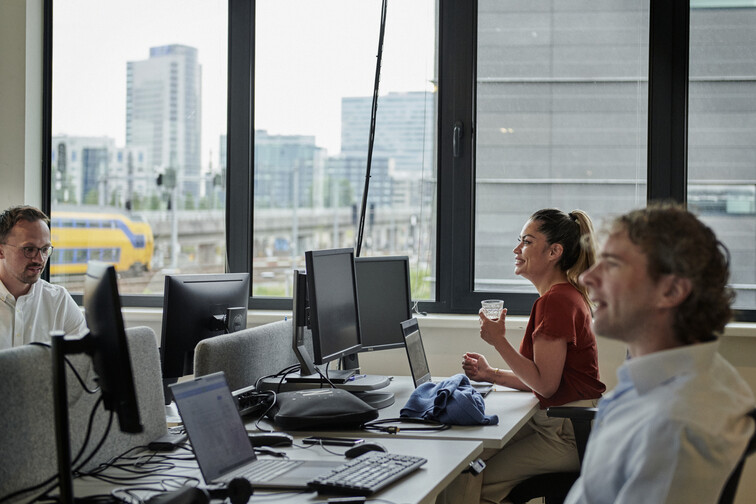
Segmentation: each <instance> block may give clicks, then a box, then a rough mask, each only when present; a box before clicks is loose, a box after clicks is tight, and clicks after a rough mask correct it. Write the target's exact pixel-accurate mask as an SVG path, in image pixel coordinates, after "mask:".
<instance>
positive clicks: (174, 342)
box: [160, 273, 250, 400]
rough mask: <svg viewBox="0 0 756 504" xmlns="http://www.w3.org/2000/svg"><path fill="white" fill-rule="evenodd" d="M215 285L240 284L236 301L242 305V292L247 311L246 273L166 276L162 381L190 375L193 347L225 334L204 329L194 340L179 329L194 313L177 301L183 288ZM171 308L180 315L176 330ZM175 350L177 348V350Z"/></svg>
mask: <svg viewBox="0 0 756 504" xmlns="http://www.w3.org/2000/svg"><path fill="white" fill-rule="evenodd" d="M217 282H241V283H240V284H239V292H238V294H239V301H240V302H241V300H242V292H243V293H244V296H243V297H244V303H243V306H244V307H245V308H247V309H249V282H250V275H249V273H205V274H179V275H166V276H165V285H164V290H163V319H162V331H161V333H160V366H161V370H162V377H163V380H175V379H177V378H181V377H182V376H186V375H188V374H191V373H192V372H193V366H194V360H193V352H194V347H196V346H197V343H199V342H200V341H202V340H203V339H207V338H210V337H213V336H219V335H222V334H226V331H225V330H223V329H218V330H209V329H207V330H205V331H204V334H201V335H200V336H199V337H196V336H192V335H189V334H186V333H185V332H183V331H181V330H180V328H181V327H182V326H183V325H185V324H186V323H187V318H186V317H189V316H193V315H195V314H194V313H192V310H191V309H188V307H186V306H183V304H182V303H180V302H179V301H180V300H181V299H182V298H183V296H185V295H186V293H187V292H188V291H189V289H188V288H186V286H187V285H195V284H207V283H217ZM177 300H178V301H177ZM177 303H178V304H177ZM230 304H232V303H230ZM174 305H175V306H174ZM174 308H175V312H176V313H177V314H179V315H183V316H179V315H176V317H177V320H180V321H181V323H180V324H178V328H179V329H176V328H174V327H173V325H174V324H173V323H172V322H173V318H172V317H173V309H174ZM227 308H233V306H228V307H227ZM174 333H181V334H180V336H178V337H177V336H173V335H174ZM190 339H191V341H190ZM177 347H180V348H179V349H177ZM187 348H190V349H191V350H187ZM178 352H180V353H181V354H182V357H181V364H180V366H179V365H178V364H177V358H176V357H175V356H174V355H175V354H176V353H178ZM169 354H170V357H169V358H168V359H167V360H166V356H167V355H169ZM179 367H180V368H181V369H180V370H179V369H178V368H179ZM166 400H168V397H166Z"/></svg>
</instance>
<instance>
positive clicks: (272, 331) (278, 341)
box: [194, 320, 312, 390]
mask: <svg viewBox="0 0 756 504" xmlns="http://www.w3.org/2000/svg"><path fill="white" fill-rule="evenodd" d="M291 340H292V327H291V320H281V321H279V322H271V323H269V324H265V325H261V326H257V327H252V328H250V329H244V330H242V331H238V332H235V333H231V334H224V335H221V336H215V337H214V338H207V339H204V340H202V341H200V342H199V343H198V344H197V346H196V348H195V349H194V374H195V376H203V375H207V374H210V373H215V372H217V371H223V372H224V373H225V375H226V381H228V386H229V388H231V390H238V389H241V388H244V387H247V386H249V385H254V384H255V382H256V381H257V379H258V378H260V377H262V376H268V375H271V374H275V373H277V372H279V371H281V370H282V369H284V368H286V367H288V366H291V365H294V364H297V363H298V362H299V361H298V360H297V357H296V355H295V354H294V350H292V347H291ZM305 346H306V347H307V350H308V352H310V355H312V335H311V334H310V333H309V331H306V334H305Z"/></svg>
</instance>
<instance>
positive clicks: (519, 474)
mask: <svg viewBox="0 0 756 504" xmlns="http://www.w3.org/2000/svg"><path fill="white" fill-rule="evenodd" d="M593 242H594V238H593V225H592V223H591V220H590V218H589V217H588V215H587V214H586V213H585V212H582V211H580V210H574V211H572V212H570V213H569V214H566V213H564V212H562V211H560V210H557V209H553V208H548V209H543V210H539V211H537V212H535V213H534V214H533V215H531V216H530V219H528V221H527V222H526V223H525V225H524V226H523V228H522V232H521V234H520V237H519V244H518V245H517V247H515V249H514V250H513V252H514V254H515V274H516V275H519V276H522V277H523V278H526V279H527V280H529V281H530V282H531V283H532V284H533V286H535V288H536V290H537V291H538V294H539V298H538V299H537V300H536V302H535V303H534V304H533V309H532V310H531V313H530V319H529V320H528V326H527V329H526V330H525V336H524V337H523V339H522V342H521V343H520V348H519V351H518V350H517V349H515V348H514V347H513V346H512V345H511V344H510V343H509V341H508V340H507V339H506V309H505V310H503V311H502V313H501V316H500V317H499V318H498V319H495V320H492V319H489V318H488V317H487V316H486V315H485V312H483V311H482V310H481V312H480V337H481V338H482V339H483V340H484V341H485V342H486V343H488V344H490V345H491V346H492V347H493V348H494V349H495V350H496V351H497V353H498V354H499V355H500V356H501V358H502V359H504V362H506V364H507V365H508V367H509V370H501V369H499V368H498V367H493V366H491V365H490V364H489V363H488V360H487V359H486V357H484V356H483V355H481V354H479V353H475V352H468V353H466V354H465V355H464V357H463V363H462V369H463V370H464V372H465V374H466V375H467V376H468V377H470V378H471V379H473V380H478V381H490V382H492V383H496V384H499V385H504V386H507V387H511V388H515V389H518V390H526V391H532V392H533V393H534V394H535V396H536V397H537V398H538V401H539V403H540V407H541V409H540V410H539V411H538V412H537V413H536V414H535V415H534V416H533V418H532V419H531V420H530V421H529V422H528V424H527V425H526V427H525V428H524V429H523V430H522V431H521V434H518V437H517V439H516V441H515V442H512V443H509V444H508V445H507V446H506V447H505V448H504V449H503V450H501V451H500V452H498V453H496V454H495V455H494V456H493V457H491V458H490V459H488V461H487V468H486V469H485V471H484V472H483V487H482V493H481V495H480V496H478V495H475V496H473V495H470V494H469V493H468V495H466V496H465V501H466V502H473V501H477V500H478V498H480V497H481V496H482V497H483V499H484V500H485V501H486V502H489V501H490V502H500V501H501V500H502V499H504V498H505V497H507V495H508V494H509V492H510V491H511V490H512V488H514V486H515V485H517V483H519V482H520V481H523V480H525V479H527V478H529V477H531V476H534V475H536V474H543V473H549V472H570V471H577V470H578V469H579V460H578V454H577V447H576V444H575V437H574V433H573V430H572V423H571V422H570V421H569V420H565V419H561V418H549V417H547V416H546V412H545V409H546V408H548V407H550V406H562V405H577V404H581V405H586V404H590V405H595V402H596V401H597V400H598V398H599V397H601V394H602V393H603V392H604V390H606V387H605V386H604V384H603V383H602V382H601V381H600V380H599V372H598V352H597V349H596V338H595V336H594V334H593V332H592V331H591V326H590V325H591V310H590V302H589V300H588V296H587V292H586V291H585V288H584V287H582V286H581V285H579V284H578V277H579V276H580V274H581V273H583V272H584V271H585V270H586V269H588V268H589V267H590V266H591V265H592V264H593V263H594V262H595V249H594V248H593V247H592V246H591V244H592V243H593ZM534 454H537V455H534ZM459 485H460V486H461V485H462V483H461V482H460V483H459ZM468 488H474V486H472V487H468ZM451 491H455V490H451ZM473 491H474V490H473Z"/></svg>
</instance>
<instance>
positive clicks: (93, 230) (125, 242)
mask: <svg viewBox="0 0 756 504" xmlns="http://www.w3.org/2000/svg"><path fill="white" fill-rule="evenodd" d="M50 230H51V233H52V245H53V247H55V253H54V254H53V256H52V257H51V258H50V274H51V275H77V274H84V273H86V271H87V261H104V262H107V263H111V264H113V265H115V268H116V271H118V272H120V273H132V274H138V273H140V272H142V271H149V269H150V267H151V263H152V253H153V250H154V248H155V240H154V237H153V235H152V228H151V227H150V225H149V223H147V222H143V221H140V220H139V219H138V218H129V217H127V216H125V215H121V214H119V213H99V212H98V213H94V212H91V213H90V212H79V211H58V212H56V211H53V212H52V216H51V219H50Z"/></svg>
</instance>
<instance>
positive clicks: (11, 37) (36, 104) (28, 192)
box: [0, 0, 42, 209]
mask: <svg viewBox="0 0 756 504" xmlns="http://www.w3.org/2000/svg"><path fill="white" fill-rule="evenodd" d="M0 47H2V50H1V51H0V118H2V120H0V178H1V180H2V183H1V184H0V208H2V209H5V208H7V207H9V206H12V205H18V204H22V203H26V204H30V205H36V206H40V205H41V202H42V191H41V189H40V188H41V187H42V183H41V176H42V174H41V172H42V170H41V169H40V166H41V163H42V128H41V124H42V0H3V1H2V2H0Z"/></svg>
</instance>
